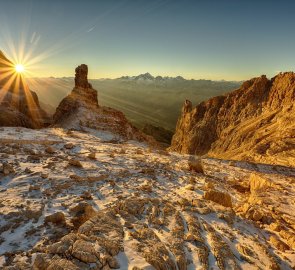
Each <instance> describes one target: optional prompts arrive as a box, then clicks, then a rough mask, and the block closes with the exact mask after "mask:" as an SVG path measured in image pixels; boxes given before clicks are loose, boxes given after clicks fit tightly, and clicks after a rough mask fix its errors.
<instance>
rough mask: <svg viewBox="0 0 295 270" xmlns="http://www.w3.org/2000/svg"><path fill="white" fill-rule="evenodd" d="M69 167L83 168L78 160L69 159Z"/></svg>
mask: <svg viewBox="0 0 295 270" xmlns="http://www.w3.org/2000/svg"><path fill="white" fill-rule="evenodd" d="M69 165H71V166H74V167H79V168H82V167H83V166H82V164H81V162H80V160H77V159H70V160H69Z"/></svg>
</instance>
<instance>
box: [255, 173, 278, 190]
mask: <svg viewBox="0 0 295 270" xmlns="http://www.w3.org/2000/svg"><path fill="white" fill-rule="evenodd" d="M249 184H250V191H251V193H252V192H257V191H259V190H265V189H267V188H268V187H271V186H272V184H271V182H270V181H269V180H267V179H266V178H264V177H262V176H260V175H258V174H253V173H252V174H251V175H250V179H249Z"/></svg>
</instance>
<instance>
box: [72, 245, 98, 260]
mask: <svg viewBox="0 0 295 270" xmlns="http://www.w3.org/2000/svg"><path fill="white" fill-rule="evenodd" d="M72 255H73V256H74V257H75V258H77V259H78V260H80V261H82V262H85V263H95V262H97V261H98V260H99V253H97V252H96V251H95V249H94V247H93V245H92V244H91V243H89V242H86V241H83V240H77V241H76V242H75V243H74V245H73V250H72Z"/></svg>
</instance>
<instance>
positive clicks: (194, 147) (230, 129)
mask: <svg viewBox="0 0 295 270" xmlns="http://www.w3.org/2000/svg"><path fill="white" fill-rule="evenodd" d="M294 102H295V74H294V73H293V72H287V73H280V74H278V75H277V76H275V77H274V78H272V79H271V80H268V79H267V78H266V76H261V77H258V78H254V79H251V80H249V81H246V82H244V83H243V85H242V86H241V87H240V88H239V89H238V90H235V91H233V92H231V93H229V94H227V95H224V96H218V97H214V98H211V99H209V100H208V101H205V102H202V103H200V104H199V105H197V106H196V107H195V108H192V104H191V102H190V101H186V102H185V104H184V106H183V109H182V114H181V116H180V118H179V120H178V123H177V127H176V132H175V134H174V136H173V139H172V144H171V147H170V150H172V151H177V152H180V153H188V154H196V155H204V154H208V155H209V156H213V157H218V158H227V159H237V160H251V161H256V162H262V163H271V164H281V165H291V166H292V165H293V166H295V104H294Z"/></svg>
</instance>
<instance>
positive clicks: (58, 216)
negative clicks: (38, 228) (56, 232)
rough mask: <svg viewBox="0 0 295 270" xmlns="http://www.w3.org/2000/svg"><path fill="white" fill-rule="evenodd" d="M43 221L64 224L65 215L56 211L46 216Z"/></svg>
mask: <svg viewBox="0 0 295 270" xmlns="http://www.w3.org/2000/svg"><path fill="white" fill-rule="evenodd" d="M44 221H45V223H48V222H51V223H54V224H65V223H66V219H65V215H64V213H63V212H56V213H54V214H52V215H49V216H46V217H45V220H44Z"/></svg>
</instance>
